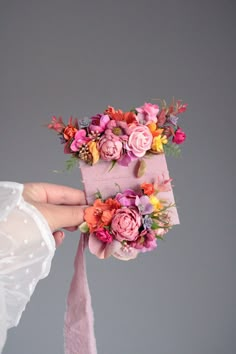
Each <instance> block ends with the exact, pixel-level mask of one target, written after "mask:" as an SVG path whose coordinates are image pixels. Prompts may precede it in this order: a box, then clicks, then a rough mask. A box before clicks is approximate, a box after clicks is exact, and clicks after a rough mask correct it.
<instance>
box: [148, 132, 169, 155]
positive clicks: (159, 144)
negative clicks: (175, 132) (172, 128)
mask: <svg viewBox="0 0 236 354" xmlns="http://www.w3.org/2000/svg"><path fill="white" fill-rule="evenodd" d="M167 142H168V139H167V137H166V135H162V136H161V135H158V136H154V138H153V141H152V150H153V151H156V152H163V151H164V148H163V144H167Z"/></svg>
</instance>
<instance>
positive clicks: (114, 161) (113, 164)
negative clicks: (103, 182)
mask: <svg viewBox="0 0 236 354" xmlns="http://www.w3.org/2000/svg"><path fill="white" fill-rule="evenodd" d="M116 162H117V161H116V160H113V161H112V163H111V167H110V168H109V170H108V172H110V171H111V170H112V169H113V167H114V166H115V164H116Z"/></svg>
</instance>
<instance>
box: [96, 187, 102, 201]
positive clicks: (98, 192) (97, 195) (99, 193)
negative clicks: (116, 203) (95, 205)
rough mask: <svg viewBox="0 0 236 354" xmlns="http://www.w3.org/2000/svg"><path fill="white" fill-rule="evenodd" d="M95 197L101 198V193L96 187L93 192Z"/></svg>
mask: <svg viewBox="0 0 236 354" xmlns="http://www.w3.org/2000/svg"><path fill="white" fill-rule="evenodd" d="M95 198H96V199H102V194H101V192H100V190H99V189H98V190H97V192H96V193H95Z"/></svg>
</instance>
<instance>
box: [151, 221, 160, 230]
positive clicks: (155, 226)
mask: <svg viewBox="0 0 236 354" xmlns="http://www.w3.org/2000/svg"><path fill="white" fill-rule="evenodd" d="M151 229H152V230H156V229H159V225H158V224H157V223H156V222H155V221H154V222H153V223H152V226H151Z"/></svg>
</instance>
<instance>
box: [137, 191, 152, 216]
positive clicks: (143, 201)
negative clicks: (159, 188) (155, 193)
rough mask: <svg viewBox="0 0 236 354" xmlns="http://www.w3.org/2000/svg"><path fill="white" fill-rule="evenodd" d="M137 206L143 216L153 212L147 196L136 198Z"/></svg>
mask: <svg viewBox="0 0 236 354" xmlns="http://www.w3.org/2000/svg"><path fill="white" fill-rule="evenodd" d="M135 205H136V206H137V207H138V210H139V212H140V213H141V214H142V215H146V214H151V213H152V212H153V205H152V204H151V203H150V200H149V198H148V196H147V195H142V196H141V197H139V196H136V198H135Z"/></svg>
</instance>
